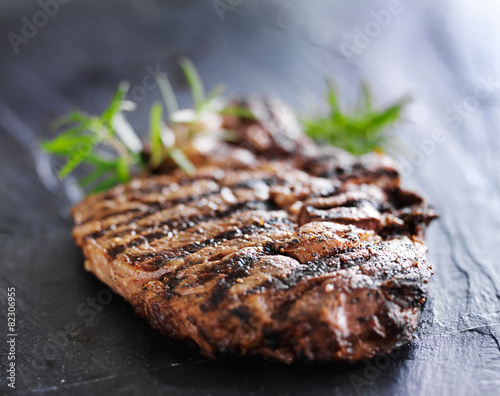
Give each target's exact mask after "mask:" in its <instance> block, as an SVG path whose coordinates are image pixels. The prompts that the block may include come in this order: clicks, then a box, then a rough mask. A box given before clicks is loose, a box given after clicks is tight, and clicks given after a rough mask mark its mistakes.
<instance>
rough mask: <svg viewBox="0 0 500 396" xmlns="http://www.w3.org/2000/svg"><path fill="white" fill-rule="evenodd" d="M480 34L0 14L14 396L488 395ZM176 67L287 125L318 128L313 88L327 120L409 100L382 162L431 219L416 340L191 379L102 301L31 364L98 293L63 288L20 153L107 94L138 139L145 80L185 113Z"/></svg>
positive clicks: (492, 277)
mask: <svg viewBox="0 0 500 396" xmlns="http://www.w3.org/2000/svg"><path fill="white" fill-rule="evenodd" d="M499 20H500V5H499V4H498V2H496V1H493V0H491V1H486V0H484V1H481V2H477V1H472V0H453V1H452V0H443V1H439V2H433V1H417V0H413V1H411V0H389V1H387V0H384V1H377V0H371V1H326V0H324V1H323V0H315V1H308V2H305V1H299V0H288V1H285V0H281V1H280V0H267V1H264V0H207V1H194V0H193V1H180V0H172V1H166V0H165V1H153V0H142V1H139V0H123V1H120V2H116V1H111V0H86V1H83V0H39V1H19V0H3V1H2V2H1V3H0V160H1V164H0V185H1V186H2V188H1V189H0V219H1V221H0V262H1V263H2V267H3V276H2V278H3V279H2V280H0V286H1V287H2V288H7V287H8V286H10V285H14V286H16V287H17V289H18V293H19V295H18V301H19V307H18V308H19V311H18V316H19V321H20V322H19V323H20V325H21V329H22V330H21V329H20V330H19V331H20V333H21V336H20V337H19V339H18V343H19V347H20V350H19V352H18V354H19V367H20V368H21V369H22V370H24V371H23V373H24V374H23V375H18V386H19V388H18V390H20V391H22V392H24V393H30V392H32V391H37V392H44V393H51V392H53V393H64V392H71V393H72V394H86V393H87V394H88V392H104V391H111V390H113V391H115V392H121V393H124V394H125V393H127V394H128V393H133V392H136V391H139V390H142V391H144V390H148V391H150V392H155V391H158V390H161V391H164V392H168V394H179V395H181V394H182V395H185V394H228V395H234V394H238V393H241V394H257V393H259V394H260V393H273V394H301V393H304V392H309V393H312V394H329V395H332V394H333V395H336V394H339V395H340V394H348V395H349V394H395V395H396V394H454V395H458V394H468V395H469V394H495V392H497V391H498V389H499V386H500V374H499V373H500V351H499V349H500V327H499V323H500V303H499V302H500V273H499V270H498V265H497V261H498V258H499V257H500V244H499V240H498V235H497V230H498V228H499V226H500V213H499V210H498V208H499V207H500V176H499V175H500V139H499V134H498V130H499V127H500V112H499V111H498V106H499V99H500V52H499V51H498V43H500V25H499V23H498V21H499ZM180 56H187V57H189V58H190V59H191V60H192V61H193V62H194V63H195V65H196V67H197V68H198V70H199V72H200V74H201V76H202V78H203V80H204V82H205V84H206V86H207V87H209V88H210V87H212V86H214V85H215V84H216V83H218V82H223V83H225V85H226V86H227V91H228V92H229V93H236V94H245V93H254V92H257V93H262V94H269V95H275V96H278V97H280V98H282V99H283V100H285V101H286V102H287V103H289V104H290V105H291V106H292V107H293V108H294V109H295V110H296V111H297V112H298V113H299V114H300V115H311V114H320V113H321V112H322V111H325V110H326V106H325V100H324V98H325V94H326V85H325V77H328V76H331V77H333V78H335V80H336V81H337V83H338V85H339V91H340V93H341V96H342V99H343V101H344V104H345V105H346V106H349V105H352V104H353V103H354V101H355V98H356V97H357V94H358V92H359V88H360V83H361V81H362V80H366V81H368V82H369V83H370V84H371V86H372V88H373V91H374V94H375V97H376V98H377V99H378V102H379V104H380V105H385V104H388V103H390V102H393V101H394V100H396V99H399V98H401V97H402V96H404V95H407V94H409V95H410V96H411V97H412V102H411V103H410V104H409V105H408V106H407V108H406V110H405V113H404V121H403V122H401V123H399V124H398V125H397V127H396V129H395V130H394V131H393V134H394V136H397V139H398V141H401V142H402V143H401V144H400V149H399V150H398V149H396V150H392V151H391V155H394V156H396V157H397V158H398V159H399V161H400V162H401V164H402V169H403V174H404V176H405V181H404V184H405V185H407V186H409V187H411V188H413V189H415V190H417V191H419V192H420V193H423V194H424V195H426V196H427V197H428V198H429V200H430V201H431V202H432V203H434V204H435V205H436V207H437V209H438V211H439V213H440V214H441V218H440V220H439V221H438V222H437V223H435V224H434V225H433V226H432V227H431V229H430V230H429V233H428V237H427V240H428V244H429V248H430V253H429V257H430V259H431V260H432V262H433V263H434V266H435V276H434V278H433V280H432V282H431V294H430V298H429V301H428V303H427V304H426V306H425V310H424V314H423V317H422V323H421V326H420V328H419V331H418V334H417V337H416V339H415V340H414V341H413V342H412V343H411V344H410V345H409V346H407V347H405V348H403V349H402V350H401V351H400V353H399V354H398V356H395V357H390V358H388V359H387V364H385V363H384V364H382V363H380V361H379V362H378V363H377V362H376V361H372V362H370V361H369V362H361V363H359V364H356V365H350V366H340V367H337V366H334V367H332V366H326V367H323V366H322V367H321V368H311V367H305V368H304V367H299V368H298V367H292V368H289V367H284V366H281V365H276V364H273V363H269V362H260V361H257V362H255V361H253V360H251V359H250V360H243V361H237V362H227V361H225V362H218V363H213V362H207V361H206V360H205V359H204V358H203V357H202V356H200V355H198V354H197V353H196V352H195V351H193V350H192V349H190V348H188V347H185V346H184V345H180V344H179V343H176V342H175V341H171V340H167V339H165V338H163V337H161V336H159V335H158V334H156V332H154V331H153V330H152V329H149V327H148V326H147V324H145V323H144V322H143V321H142V320H140V319H138V318H135V317H134V316H133V314H132V312H131V309H130V308H129V307H128V306H127V304H125V303H124V302H123V301H122V300H120V299H119V298H118V297H115V298H114V299H113V301H112V302H111V303H110V304H104V305H105V306H104V307H101V310H100V311H99V314H98V315H96V316H95V319H93V320H91V321H86V322H85V325H84V328H83V329H81V330H82V331H81V332H80V333H79V335H78V337H74V338H72V337H71V336H69V335H68V334H66V336H64V337H63V338H64V339H66V341H68V342H65V343H64V346H60V347H58V348H57V349H56V352H57V353H55V355H54V354H52V355H54V356H52V355H50V356H48V352H47V353H46V352H44V347H46V346H47V345H48V344H47V343H48V342H49V341H50V340H52V339H53V338H54V334H55V333H54V332H56V333H57V332H60V331H63V332H64V328H65V324H67V323H68V321H77V322H78V320H81V317H80V315H79V314H78V312H77V311H76V309H77V308H76V307H78V305H79V304H81V303H82V302H83V303H85V302H86V301H87V300H86V299H87V298H92V297H95V296H96V295H97V294H98V293H99V292H100V291H102V290H103V287H104V286H103V285H102V284H100V283H99V282H98V281H97V280H95V279H94V278H93V277H92V276H90V275H88V274H86V273H85V272H84V270H83V265H82V257H81V255H80V253H79V252H78V250H77V249H76V247H75V246H74V244H73V242H72V240H71V237H70V230H71V221H70V220H69V219H68V216H67V207H68V203H69V201H70V198H71V191H70V190H68V189H66V191H64V189H61V187H60V186H59V185H58V184H57V183H55V182H54V180H52V179H50V177H48V176H47V172H49V173H50V169H49V170H47V169H46V168H44V166H45V165H44V163H43V161H42V160H41V159H40V157H39V151H38V149H37V147H38V144H39V141H40V139H42V138H47V137H49V136H51V134H52V132H51V131H50V129H49V123H50V121H52V120H53V119H54V118H55V117H57V116H59V115H62V114H65V113H67V112H68V111H69V110H70V109H71V108H82V109H84V110H85V111H87V112H90V113H98V112H100V111H101V110H102V109H103V108H104V107H105V106H106V105H107V104H108V102H109V100H110V98H111V96H112V94H113V92H114V91H115V89H116V87H117V86H118V84H119V82H120V81H122V80H128V81H129V82H130V84H131V90H130V93H129V95H130V98H131V99H133V100H134V101H136V102H138V103H139V107H138V109H137V111H135V112H134V113H133V114H132V115H131V118H130V119H131V122H132V124H133V125H134V126H136V127H137V129H138V130H139V131H145V130H146V128H147V122H148V113H149V109H150V107H151V104H152V103H153V102H154V101H156V100H159V99H160V93H159V91H158V89H157V87H156V86H155V84H154V83H153V80H152V79H151V78H150V76H152V75H154V73H157V72H164V73H167V74H168V76H169V78H170V79H171V81H172V82H173V85H174V89H175V90H176V93H177V94H178V97H179V98H180V102H181V104H182V105H185V106H187V105H189V104H190V95H189V93H188V88H187V85H186V83H185V81H184V79H183V78H182V74H181V71H180V68H179V66H178V59H179V57H180ZM68 194H69V196H70V197H69V198H68ZM55 278H57V282H55V281H54V279H55ZM2 298H4V296H3V295H2ZM101 305H103V304H101ZM2 307H4V305H2ZM101 311H102V312H101ZM81 334H83V336H82V335H81ZM2 348H4V346H2ZM2 351H3V350H2ZM375 364H377V365H376V366H374V367H375V369H374V371H370V370H369V369H368V368H369V367H371V366H373V365H375ZM379 366H380V367H379ZM367 370H368V371H367ZM358 378H359V379H360V380H361V382H359V381H358ZM2 381H5V379H4V378H2V379H0V385H3V384H4V382H2ZM4 389H6V387H5V386H2V391H3V390H4Z"/></svg>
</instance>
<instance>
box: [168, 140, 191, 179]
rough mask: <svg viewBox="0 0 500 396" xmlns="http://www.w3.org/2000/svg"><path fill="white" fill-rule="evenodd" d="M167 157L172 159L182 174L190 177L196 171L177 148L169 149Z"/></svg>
mask: <svg viewBox="0 0 500 396" xmlns="http://www.w3.org/2000/svg"><path fill="white" fill-rule="evenodd" d="M168 155H169V156H170V158H172V160H173V161H174V162H175V164H176V165H177V166H178V167H179V168H181V169H182V171H183V172H184V173H187V174H188V175H191V174H193V173H194V171H195V170H196V168H195V166H194V165H193V163H192V162H191V161H190V160H189V158H188V157H186V155H185V154H184V153H183V152H182V150H181V149H179V148H177V147H174V148H171V149H170V150H169V151H168Z"/></svg>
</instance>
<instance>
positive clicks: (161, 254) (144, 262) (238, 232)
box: [127, 223, 287, 271]
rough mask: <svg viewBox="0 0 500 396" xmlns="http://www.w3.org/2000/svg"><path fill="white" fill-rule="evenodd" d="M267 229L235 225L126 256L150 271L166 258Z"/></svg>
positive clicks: (258, 226) (133, 262)
mask: <svg viewBox="0 0 500 396" xmlns="http://www.w3.org/2000/svg"><path fill="white" fill-rule="evenodd" d="M285 224H287V223H285ZM267 229H268V225H267V223H266V224H262V225H260V224H252V225H246V226H243V227H241V228H238V227H237V228H235V229H232V230H228V231H224V232H221V233H220V234H217V235H216V236H214V237H212V238H209V239H205V240H203V241H201V242H198V241H196V242H193V243H189V244H186V245H183V246H179V247H176V248H174V249H170V250H161V251H156V252H155V253H154V254H151V253H150V252H147V253H140V254H130V255H127V258H128V260H129V262H130V264H131V265H132V266H141V267H142V268H148V270H149V271H152V270H156V269H158V268H160V267H162V266H163V265H164V264H165V263H166V262H167V261H168V260H172V259H177V258H183V257H186V256H187V255H189V254H192V253H196V252H198V251H199V250H201V249H204V248H206V247H210V246H216V245H218V244H220V243H222V242H228V241H232V240H234V239H237V238H244V236H245V235H248V234H254V235H255V234H256V233H259V231H262V230H267Z"/></svg>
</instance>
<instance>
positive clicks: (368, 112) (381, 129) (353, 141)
mask: <svg viewBox="0 0 500 396" xmlns="http://www.w3.org/2000/svg"><path fill="white" fill-rule="evenodd" d="M327 85H328V97H327V98H328V104H329V107H330V113H329V114H328V115H327V116H326V117H319V118H308V119H303V120H302V125H303V126H304V130H305V132H306V133H307V134H308V135H309V136H311V137H312V138H313V139H315V140H317V141H323V142H326V143H328V144H331V145H333V146H336V147H340V148H343V149H344V150H346V151H349V152H350V153H352V154H355V155H361V154H365V153H368V152H370V151H382V148H383V146H384V143H386V140H387V135H386V133H385V132H386V128H387V127H388V126H389V125H391V124H393V123H394V122H395V121H397V120H398V119H399V118H400V116H401V111H402V109H403V106H404V105H405V103H406V102H407V99H401V100H399V101H397V102H396V103H394V104H392V105H390V106H388V107H386V108H385V109H382V110H375V109H374V108H373V105H372V102H373V100H372V94H371V91H370V89H369V87H368V85H367V84H366V83H363V85H362V94H361V95H360V96H359V98H358V103H357V106H356V108H355V109H354V111H353V112H351V113H347V112H345V111H343V110H342V109H341V107H340V104H339V97H338V94H337V93H336V92H337V90H336V88H335V85H334V83H333V82H332V81H327Z"/></svg>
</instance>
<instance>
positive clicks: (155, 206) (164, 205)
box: [82, 177, 283, 239]
mask: <svg viewBox="0 0 500 396" xmlns="http://www.w3.org/2000/svg"><path fill="white" fill-rule="evenodd" d="M259 182H263V183H264V184H266V185H267V186H272V185H280V184H282V183H283V180H278V179H277V178H276V177H268V178H261V179H248V180H244V181H239V182H236V183H235V184H233V185H230V184H229V185H219V188H218V189H216V190H213V191H210V192H205V193H203V194H200V195H196V194H193V195H190V196H188V197H185V198H179V199H174V200H168V201H164V202H148V203H146V202H144V201H140V200H139V199H138V202H140V203H142V204H144V205H148V208H147V210H144V209H140V208H135V209H127V210H124V211H116V212H111V213H108V214H106V215H103V216H102V217H101V218H99V220H100V221H102V220H106V219H108V218H110V217H114V216H119V215H124V214H129V213H135V212H139V211H141V212H142V213H141V214H140V215H137V216H133V217H131V218H128V219H126V220H123V221H120V222H117V223H113V224H110V225H109V226H108V227H104V228H101V229H99V230H98V231H94V232H91V233H89V234H87V235H84V236H83V238H87V237H90V238H93V239H98V238H101V237H102V236H104V235H106V234H108V232H109V230H110V229H111V227H112V228H113V229H116V228H117V227H119V226H123V225H127V224H131V223H133V222H136V221H140V220H142V219H144V218H146V217H148V216H152V215H154V214H155V213H158V212H159V211H162V210H164V209H169V208H173V207H175V206H176V205H179V204H186V203H190V202H194V201H195V200H198V199H203V198H208V197H210V196H213V195H217V194H220V193H221V190H222V188H224V187H226V188H232V189H233V191H236V190H240V189H253V188H254V186H256V185H257V184H258V183H259ZM92 220H95V218H94V219H87V220H86V221H84V222H82V224H85V223H88V222H90V221H92ZM123 232H130V229H128V230H124V231H123ZM111 236H112V237H117V236H121V234H120V231H117V232H115V233H112V234H111Z"/></svg>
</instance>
